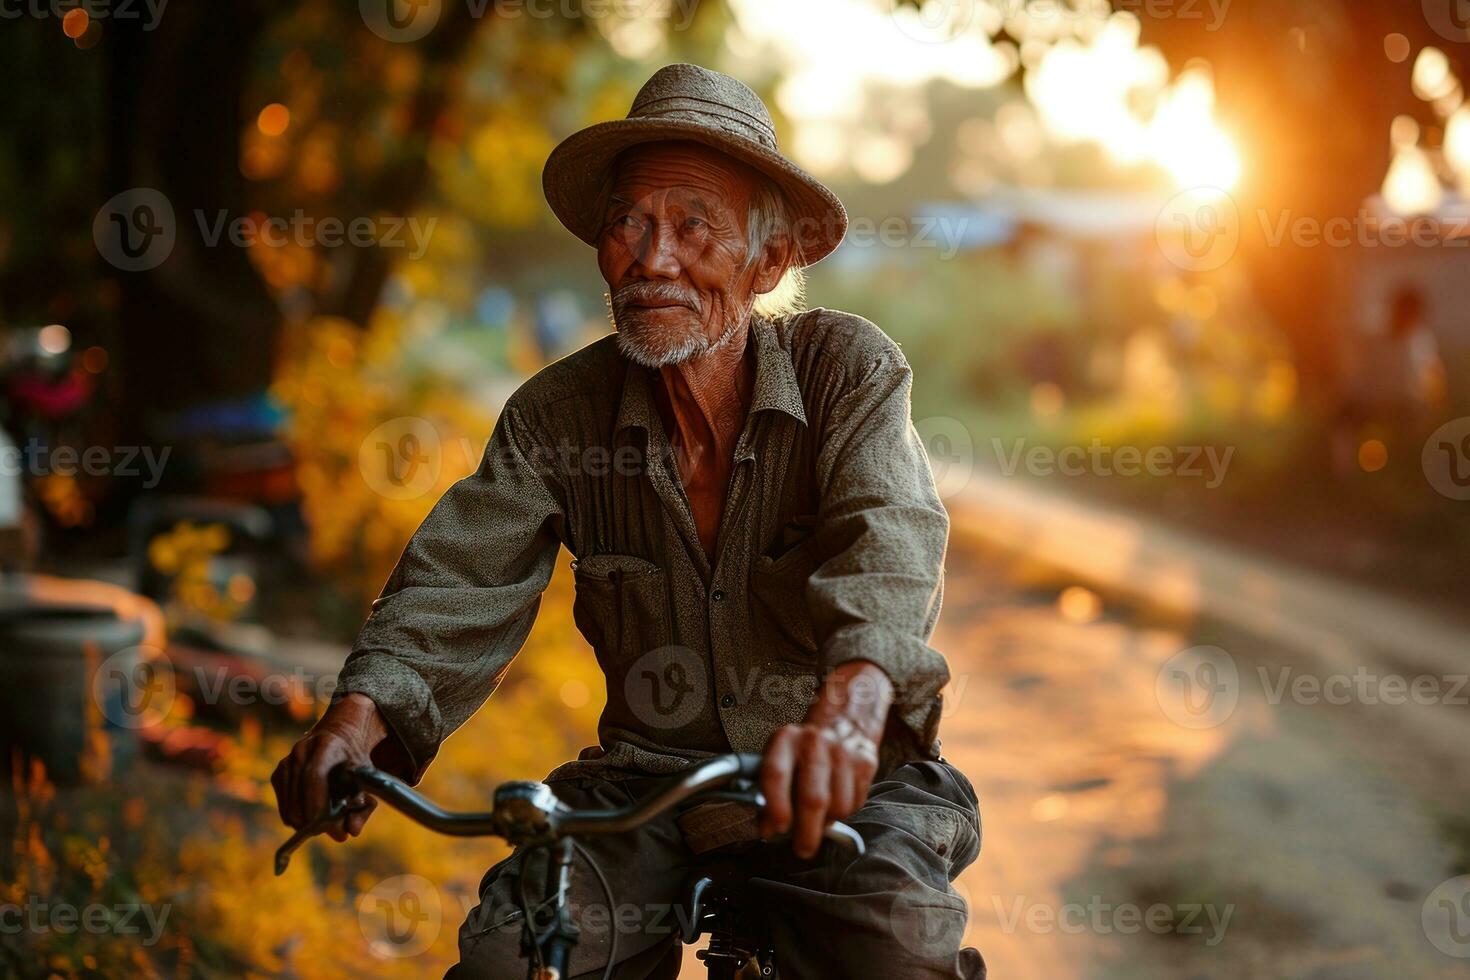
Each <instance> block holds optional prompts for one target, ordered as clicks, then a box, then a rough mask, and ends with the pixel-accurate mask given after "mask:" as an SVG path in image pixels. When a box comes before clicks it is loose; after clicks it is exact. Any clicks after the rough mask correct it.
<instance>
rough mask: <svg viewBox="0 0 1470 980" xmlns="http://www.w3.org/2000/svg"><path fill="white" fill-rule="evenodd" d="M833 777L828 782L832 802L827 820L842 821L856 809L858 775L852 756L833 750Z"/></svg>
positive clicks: (828, 809)
mask: <svg viewBox="0 0 1470 980" xmlns="http://www.w3.org/2000/svg"><path fill="white" fill-rule="evenodd" d="M830 754H831V757H832V775H831V778H830V779H829V780H828V783H829V785H830V786H831V800H830V801H829V802H828V803H827V819H828V820H841V819H842V818H843V817H845V816H847V815H848V814H849V813H851V812H852V811H853V809H854V806H853V792H854V790H855V788H856V787H855V783H856V778H855V777H856V775H857V773H856V772H855V771H854V767H853V762H852V758H851V756H849V755H848V754H847V753H846V752H843V751H842V750H841V749H836V750H833V751H832V752H831V753H830Z"/></svg>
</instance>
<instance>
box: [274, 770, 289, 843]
mask: <svg viewBox="0 0 1470 980" xmlns="http://www.w3.org/2000/svg"><path fill="white" fill-rule="evenodd" d="M289 759H290V756H287V757H286V758H285V759H282V760H281V761H280V762H278V763H276V769H275V772H272V773H271V789H273V790H275V793H276V811H277V813H279V814H280V817H281V822H282V823H284V824H286V825H287V826H288V827H289V826H290V825H291V821H290V820H289V819H288V818H287V815H286V795H287V789H288V787H289V786H290V785H291V774H290V773H289V772H288V771H287V770H286V763H287V762H288V761H289Z"/></svg>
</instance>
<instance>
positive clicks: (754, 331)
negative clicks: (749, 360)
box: [617, 316, 806, 431]
mask: <svg viewBox="0 0 1470 980" xmlns="http://www.w3.org/2000/svg"><path fill="white" fill-rule="evenodd" d="M748 342H750V343H754V344H755V388H754V389H753V390H752V392H751V397H750V413H751V414H754V413H756V412H762V411H766V410H768V409H769V410H774V411H778V412H785V413H786V414H787V415H790V416H791V417H792V418H794V419H796V420H797V421H798V422H800V423H801V424H802V425H806V411H805V409H804V408H803V405H802V400H801V386H800V385H799V384H797V382H796V367H795V366H794V365H793V364H792V363H791V354H790V353H789V352H788V351H787V350H786V348H784V347H782V346H781V338H780V337H779V336H778V335H777V333H776V327H775V325H774V324H772V323H771V322H770V321H769V320H766V319H765V318H764V317H759V316H752V317H751V320H750V340H749V341H748ZM652 383H654V378H653V372H651V371H650V370H649V369H648V368H645V367H643V366H642V365H641V364H634V363H633V362H632V361H628V371H627V374H626V376H625V377H624V379H623V397H622V401H621V402H620V403H619V404H618V421H617V429H618V431H621V430H623V429H626V428H630V427H633V428H641V429H646V430H652V429H653V420H654V418H656V416H657V411H658V410H657V409H656V408H655V407H654V404H653V393H652V391H651V390H650V389H649V385H650V384H652Z"/></svg>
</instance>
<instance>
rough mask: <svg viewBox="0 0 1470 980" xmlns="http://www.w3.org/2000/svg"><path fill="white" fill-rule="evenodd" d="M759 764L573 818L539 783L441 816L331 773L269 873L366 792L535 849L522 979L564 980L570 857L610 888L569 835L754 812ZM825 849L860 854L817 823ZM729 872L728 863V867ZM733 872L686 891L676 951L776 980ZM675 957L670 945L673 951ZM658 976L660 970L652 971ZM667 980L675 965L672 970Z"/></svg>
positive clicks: (410, 794) (716, 769)
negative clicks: (671, 813) (540, 861)
mask: <svg viewBox="0 0 1470 980" xmlns="http://www.w3.org/2000/svg"><path fill="white" fill-rule="evenodd" d="M760 766H761V757H760V756H759V755H753V754H730V755H721V756H715V757H714V758H711V759H708V760H706V761H704V762H701V763H698V764H696V765H694V766H692V767H690V768H689V769H686V770H684V771H683V772H680V773H676V774H674V775H672V776H669V777H667V778H666V779H665V780H663V781H662V785H661V787H660V788H658V789H656V790H655V791H654V792H652V793H650V794H648V795H646V796H645V797H644V798H643V799H642V800H640V801H638V802H636V803H633V804H630V805H629V806H626V807H620V808H617V809H611V810H592V809H588V810H574V809H572V808H570V807H568V806H567V805H566V804H564V803H562V802H561V800H559V799H558V798H557V797H556V795H555V794H554V793H553V792H552V791H551V787H550V786H548V785H547V784H545V783H542V782H533V781H526V780H517V781H513V782H507V783H502V784H501V785H500V786H499V787H497V788H496V790H495V795H494V798H493V800H494V802H493V809H492V810H490V811H489V812H488V813H450V812H448V811H446V810H443V809H441V808H440V807H439V806H438V805H436V804H435V803H433V802H432V801H430V800H429V799H427V798H426V797H424V796H422V795H421V794H419V793H418V792H416V791H414V790H413V789H411V788H410V787H409V786H408V785H407V784H406V783H404V782H403V781H402V780H399V779H397V778H396V777H394V776H390V775H389V774H387V773H385V772H382V771H380V770H378V769H374V768H373V767H371V766H360V767H356V768H349V767H347V766H346V765H342V766H338V767H337V768H336V769H334V770H333V771H332V773H331V774H330V776H329V777H328V789H329V797H330V802H329V804H328V807H327V809H326V811H325V812H324V813H323V814H322V815H321V817H320V818H318V819H317V820H316V821H314V822H313V823H311V824H308V825H307V826H305V827H303V828H301V829H300V830H298V831H297V832H296V833H294V834H293V835H291V838H290V839H289V840H287V841H286V843H284V844H282V845H281V847H280V848H279V849H278V850H277V851H276V874H277V875H280V874H284V873H285V871H286V868H287V866H288V865H289V863H290V860H291V855H292V853H293V852H294V851H295V850H296V849H297V848H298V847H300V846H301V844H302V843H304V842H305V841H306V840H307V839H309V838H310V837H312V836H315V835H316V834H319V833H321V832H323V831H324V830H326V829H327V828H328V827H330V826H331V825H332V824H334V823H336V822H337V821H338V820H340V819H341V818H342V817H343V816H344V815H345V814H347V813H348V812H350V811H351V810H353V809H356V808H357V807H355V806H354V805H353V802H352V801H353V800H354V799H356V798H358V797H359V796H360V794H362V793H371V794H372V795H374V796H376V797H378V799H380V800H382V801H383V802H385V803H387V804H388V805H389V806H391V807H393V808H394V809H396V810H398V811H399V812H400V813H403V814H405V815H406V816H408V817H409V818H410V819H411V820H414V821H416V822H417V823H420V824H422V825H423V826H425V827H428V828H429V829H430V830H434V831H437V832H438V833H441V834H447V835H450V836H454V837H500V838H502V839H504V840H505V841H506V842H507V843H509V844H511V845H512V846H513V847H517V848H525V849H526V850H527V851H530V850H533V849H537V848H544V849H545V850H546V852H547V855H548V857H549V859H550V860H548V861H547V874H546V889H545V894H547V895H548V896H549V897H548V898H547V899H544V900H543V901H542V902H541V903H540V904H538V905H533V904H532V903H531V902H530V900H529V898H528V897H527V896H526V894H525V888H524V887H522V888H521V889H520V902H521V909H520V911H521V955H522V956H523V957H524V958H525V959H526V960H527V976H528V977H529V978H530V980H562V978H564V977H566V976H567V975H568V974H567V970H568V963H569V962H570V960H571V953H572V949H573V948H574V947H575V946H576V944H577V938H578V930H577V926H576V923H574V922H573V921H572V917H571V914H570V913H569V911H568V908H567V895H568V892H569V888H570V884H571V874H572V857H573V855H574V854H575V853H578V852H580V853H581V854H582V856H583V858H584V859H585V860H586V861H587V863H588V864H589V865H590V866H591V868H592V870H593V872H594V873H595V874H596V875H597V878H598V882H599V884H600V885H601V888H602V891H603V893H604V895H605V896H606V897H607V901H608V907H609V908H613V907H615V902H614V900H613V895H612V887H611V886H610V885H609V883H608V880H607V876H606V875H605V874H604V873H603V871H602V869H601V868H599V867H598V866H597V864H596V863H595V862H594V861H593V860H592V858H591V856H590V855H589V854H588V853H587V852H586V851H585V850H584V849H582V848H581V846H580V845H579V844H578V843H577V838H578V837H587V836H591V835H595V834H621V833H628V832H629V831H632V830H636V829H637V828H639V827H641V826H643V825H644V824H645V823H647V822H648V821H649V820H651V819H653V818H654V817H656V816H658V815H659V814H661V813H664V812H665V811H667V810H669V809H670V808H672V807H674V806H677V805H678V804H680V803H683V802H685V801H687V800H690V799H692V798H694V797H696V796H697V797H699V799H700V800H701V801H708V800H729V801H734V802H738V803H745V804H749V805H751V806H756V807H760V806H764V804H765V799H764V797H763V796H762V795H761V793H760V790H759V789H758V788H757V787H756V785H755V782H754V780H755V778H756V776H757V775H758V773H759V772H760ZM824 833H825V836H826V839H827V840H828V841H831V842H834V843H836V844H838V845H840V846H844V847H848V848H851V850H852V851H853V853H854V854H855V855H860V854H862V853H863V850H864V846H863V839H862V837H861V836H859V835H858V832H857V831H855V830H853V829H852V828H851V827H850V826H848V825H847V824H844V823H841V822H837V821H834V822H833V823H830V824H828V825H827V828H826V830H825V832H824ZM737 864H738V863H737ZM743 884H744V881H743V876H742V875H741V873H740V871H739V869H738V867H735V868H726V869H725V870H724V871H723V872H717V873H715V874H712V875H703V876H701V877H699V878H697V879H695V880H694V881H693V882H692V884H691V886H690V888H689V893H688V907H689V910H690V914H689V916H688V918H687V920H686V923H687V924H681V925H680V934H679V938H680V940H681V942H682V943H683V944H685V945H690V944H693V943H694V942H696V941H698V939H699V937H700V936H701V935H704V934H705V933H708V935H709V947H708V949H705V950H701V951H700V953H699V954H698V955H699V958H700V959H701V960H703V961H704V964H705V970H706V972H707V975H708V976H709V977H710V978H711V980H737V978H744V977H761V978H765V980H772V978H775V977H776V976H777V974H776V965H775V951H774V950H773V949H772V948H771V943H770V940H769V937H768V936H767V935H766V934H765V929H764V925H763V917H762V916H761V915H759V914H758V913H754V912H752V911H751V910H750V907H749V906H750V901H749V899H748V898H747V897H746V895H745V894H744V891H743ZM675 949H677V947H675ZM616 962H617V933H616V931H614V932H613V934H612V940H611V944H610V947H609V949H608V963H607V966H606V968H605V970H604V972H603V977H604V978H605V980H606V978H608V977H611V976H612V971H613V967H614V965H615V964H616ZM661 969H667V967H661ZM673 970H674V972H673V973H668V974H667V975H668V976H675V975H677V963H676V962H675V963H674V964H673Z"/></svg>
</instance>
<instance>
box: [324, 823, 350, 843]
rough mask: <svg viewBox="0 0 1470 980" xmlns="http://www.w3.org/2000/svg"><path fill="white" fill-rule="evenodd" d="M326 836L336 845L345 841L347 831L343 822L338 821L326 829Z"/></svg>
mask: <svg viewBox="0 0 1470 980" xmlns="http://www.w3.org/2000/svg"><path fill="white" fill-rule="evenodd" d="M327 836H328V837H330V838H332V840H334V841H336V842H337V843H338V844H340V843H342V842H343V841H345V840H346V839H347V829H346V827H345V825H344V823H343V821H341V820H338V821H337V822H336V823H334V824H332V826H330V827H328V828H327Z"/></svg>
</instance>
